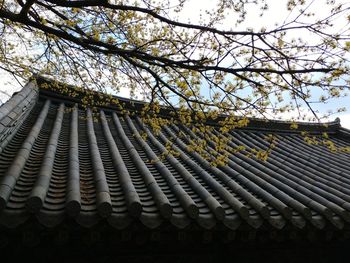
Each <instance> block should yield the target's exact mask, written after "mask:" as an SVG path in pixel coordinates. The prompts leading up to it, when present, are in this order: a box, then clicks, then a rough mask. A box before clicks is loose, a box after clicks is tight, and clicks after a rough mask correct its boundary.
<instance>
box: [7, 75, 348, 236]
mask: <svg viewBox="0 0 350 263" xmlns="http://www.w3.org/2000/svg"><path fill="white" fill-rule="evenodd" d="M45 81H46V80H43V79H37V81H30V82H29V83H28V84H27V85H26V86H25V87H24V88H23V89H22V90H21V91H20V92H18V93H17V94H15V95H14V96H13V97H12V98H11V99H10V100H9V101H8V102H6V103H5V104H4V105H2V106H1V107H0V224H1V225H3V226H5V227H9V228H14V227H17V226H19V225H21V224H23V223H25V222H26V221H27V220H32V219H35V220H37V221H38V222H39V223H40V224H41V225H43V226H45V227H54V226H57V225H59V224H60V223H62V222H63V221H65V220H74V221H75V222H76V223H78V224H79V225H81V226H84V227H90V226H93V225H95V224H97V223H101V222H102V223H103V224H109V225H110V226H112V227H114V228H116V229H126V228H127V227H128V226H129V225H130V224H133V223H134V222H138V223H141V224H142V225H144V227H145V228H147V229H157V228H158V227H159V226H161V225H162V224H168V225H172V226H173V227H174V228H176V229H179V230H180V229H185V228H186V227H188V226H189V225H192V226H196V227H197V228H199V229H204V230H210V229H215V228H218V227H219V228H221V229H228V230H237V229H240V228H242V229H255V230H259V229H260V228H265V229H272V230H273V231H277V232H278V231H280V230H282V229H284V228H291V229H305V228H307V229H312V228H314V229H325V228H327V229H329V228H330V229H338V230H341V229H344V228H348V227H349V224H350V152H346V151H337V152H332V151H331V150H329V149H328V148H327V147H326V146H324V145H315V144H308V143H306V142H305V136H304V135H301V131H303V130H305V131H308V133H309V134H312V135H313V136H321V135H322V134H323V133H325V132H326V133H327V134H328V136H329V139H328V140H329V141H330V142H331V143H332V144H333V145H334V146H336V147H337V148H338V149H346V148H347V147H349V146H350V131H349V130H346V129H344V128H342V127H341V126H340V123H339V122H338V121H335V122H331V123H328V124H327V125H326V126H325V125H322V124H312V123H304V124H300V125H299V129H296V130H291V129H290V123H284V122H279V121H271V122H268V123H266V122H264V121H259V120H255V119H252V120H251V121H250V123H249V125H248V126H247V127H246V128H244V129H243V128H241V129H235V130H232V131H231V132H229V133H228V134H226V135H225V136H229V142H228V144H229V146H231V147H232V149H235V148H237V147H238V146H244V148H245V149H251V148H255V149H257V150H259V149H262V150H263V149H266V148H267V147H268V146H269V142H268V141H267V140H266V138H267V136H269V135H270V136H271V134H272V135H274V136H275V138H276V139H277V141H278V143H276V147H275V148H274V149H273V151H272V152H271V154H270V155H269V157H268V159H267V161H263V160H259V159H257V158H254V157H247V156H246V154H245V152H244V150H242V151H240V152H235V151H231V152H228V162H227V164H226V165H224V166H217V167H216V166H213V165H212V164H211V163H210V162H208V161H207V160H206V159H204V158H203V157H202V155H201V154H198V153H196V152H195V151H190V150H189V148H188V147H187V146H188V145H189V140H191V139H196V137H197V136H201V135H200V134H196V133H194V132H192V130H191V129H190V128H189V127H186V126H184V125H179V124H171V123H170V124H168V125H164V126H163V127H162V129H161V131H160V132H157V133H155V132H153V131H152V129H151V128H150V127H148V126H147V125H145V124H144V123H143V122H142V120H141V117H140V116H139V115H138V113H137V112H138V111H137V109H140V108H141V107H142V105H143V104H142V103H141V102H135V101H131V100H127V99H124V100H123V99H121V101H122V102H123V103H124V104H125V107H127V108H128V107H129V108H128V109H129V113H125V112H121V111H120V110H119V109H118V107H113V105H109V106H108V107H107V106H106V107H103V106H101V107H100V108H97V110H96V109H93V110H92V109H89V108H84V107H82V106H81V104H80V103H79V98H72V97H69V96H66V95H64V94H60V93H59V92H57V91H54V90H50V89H42V88H39V86H40V85H39V84H38V83H43V82H45ZM165 111H166V110H165ZM212 125H214V126H215V125H217V123H212ZM179 131H181V132H182V134H184V135H185V136H177V134H178V133H179ZM213 133H217V134H219V133H220V130H219V129H218V128H217V129H215V130H214V131H213ZM145 134H146V135H147V136H144V135H145ZM169 143H171V144H172V145H173V149H174V150H176V152H177V153H178V154H177V155H167V156H165V157H164V158H157V157H159V156H160V155H161V154H162V153H163V152H165V151H166V145H168V144H169ZM207 145H208V149H209V150H213V149H214V148H215V142H214V141H210V140H208V142H207ZM150 160H153V161H150Z"/></svg>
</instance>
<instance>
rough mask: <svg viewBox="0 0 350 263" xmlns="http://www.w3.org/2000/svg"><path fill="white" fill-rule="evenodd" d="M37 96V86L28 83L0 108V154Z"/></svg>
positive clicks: (31, 82)
mask: <svg viewBox="0 0 350 263" xmlns="http://www.w3.org/2000/svg"><path fill="white" fill-rule="evenodd" d="M38 94H39V91H38V87H37V85H36V84H35V82H34V81H30V82H28V83H27V84H26V85H25V86H24V87H23V88H22V89H21V90H20V91H18V92H15V93H14V94H13V95H12V97H11V98H10V99H9V100H8V101H6V102H5V103H4V104H2V105H1V106H0V153H1V152H2V150H3V149H4V148H5V147H6V145H7V144H8V142H9V141H10V140H11V138H12V136H13V135H14V134H15V133H16V131H17V129H18V127H19V126H20V124H21V123H22V122H23V120H24V119H25V118H26V116H27V115H28V114H29V112H30V111H31V109H32V108H33V106H34V105H35V101H36V99H37V97H38Z"/></svg>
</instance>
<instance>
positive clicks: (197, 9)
mask: <svg viewBox="0 0 350 263" xmlns="http://www.w3.org/2000/svg"><path fill="white" fill-rule="evenodd" d="M325 1H326V0H315V1H313V5H312V6H311V9H312V8H313V10H315V12H317V14H318V15H323V14H324V12H325V10H326V8H324V3H325ZM286 2H287V1H286V0H279V1H275V0H267V3H268V4H269V9H268V10H267V11H266V13H265V14H264V16H263V17H260V16H259V12H258V10H256V11H252V10H251V9H250V10H248V12H247V19H246V22H244V23H243V24H241V25H239V27H238V28H237V27H235V28H234V29H235V30H240V29H242V30H245V29H247V28H253V29H259V28H258V27H261V26H262V25H264V27H266V28H267V29H268V28H270V27H273V26H274V25H275V24H276V23H281V21H284V20H285V19H286V17H288V13H287V11H286ZM343 2H344V3H345V2H347V3H349V2H348V1H343ZM214 5H215V1H213V0H189V1H187V2H186V4H185V6H184V9H183V11H182V12H181V13H180V14H179V17H180V19H181V20H182V21H186V22H187V21H191V22H194V23H196V22H197V21H198V19H199V17H200V14H202V18H203V17H204V19H205V18H206V16H205V14H204V11H205V10H211V9H212V8H213V7H214ZM232 16H233V14H232V13H227V14H226V17H227V18H226V19H225V20H224V21H223V23H222V24H221V25H220V26H219V27H220V29H231V28H232V27H233V26H235V25H232V21H234V19H233V17H232ZM23 84H24V83H22V85H23ZM20 88H21V85H20V84H19V83H18V82H17V81H16V80H15V79H14V78H13V77H12V76H11V75H9V74H7V73H6V72H3V71H1V70H0V104H2V103H4V102H5V101H6V100H8V99H9V98H10V96H11V95H12V94H13V92H15V91H18V90H19V89H20ZM117 95H118V96H121V97H129V96H130V95H129V91H128V90H127V89H125V88H124V89H121V90H120V92H119V93H118V94H117ZM343 106H344V107H347V108H348V109H347V110H348V111H350V97H349V96H348V97H346V98H342V99H334V100H331V101H329V102H328V103H327V104H324V105H315V109H316V110H318V111H319V112H321V113H322V112H326V111H327V110H329V109H336V108H338V107H343ZM293 114H294V115H296V114H297V112H291V113H288V114H285V115H282V116H281V117H282V118H285V119H290V118H291V117H293V116H294V115H293ZM336 117H339V118H340V119H341V125H342V126H343V127H346V128H349V129H350V112H345V113H341V114H336V115H333V116H332V118H331V119H330V121H332V120H334V119H335V118H336Z"/></svg>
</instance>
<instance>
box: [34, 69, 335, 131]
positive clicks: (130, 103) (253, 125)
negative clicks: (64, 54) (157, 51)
mask: <svg viewBox="0 0 350 263" xmlns="http://www.w3.org/2000/svg"><path fill="white" fill-rule="evenodd" d="M34 78H35V80H36V81H37V83H38V88H39V91H40V94H41V95H42V96H44V97H54V98H56V99H58V100H65V101H71V102H72V103H78V104H80V105H81V104H82V103H81V99H82V96H83V94H82V93H83V92H84V90H83V89H82V88H79V87H76V86H73V85H69V84H64V83H61V82H59V81H56V80H55V82H54V84H55V86H57V85H62V86H64V87H65V88H69V89H73V90H74V92H76V93H77V94H76V97H75V98H74V97H71V96H69V94H64V93H62V92H60V91H57V90H56V89H51V90H50V89H49V87H48V86H47V84H50V83H52V80H50V79H48V78H46V77H42V76H35V77H34ZM51 88H53V86H51ZM92 92H93V93H94V94H95V95H96V97H100V96H101V94H103V93H102V92H98V91H92ZM68 93H69V92H68ZM103 95H104V94H103ZM106 98H109V99H110V98H112V99H110V101H111V102H113V101H116V100H117V101H118V102H119V103H120V104H123V106H124V107H125V108H126V109H128V110H130V111H136V112H137V111H139V112H141V110H142V108H143V107H144V106H145V105H147V102H145V101H140V100H134V99H128V98H123V97H118V96H115V95H108V94H106ZM106 98H103V99H106ZM100 100H101V98H100ZM120 104H119V105H117V104H108V103H107V104H106V105H99V106H98V107H99V108H103V109H105V110H111V111H120V110H122V108H121V106H120ZM175 109H177V108H175ZM172 110H173V109H170V108H169V107H166V106H163V107H161V110H160V116H161V117H165V118H169V116H172V115H171V114H169V113H170V112H171V111H172ZM227 117H228V115H221V116H219V117H218V118H217V119H215V120H207V124H208V125H211V126H220V121H222V120H224V118H227ZM237 117H238V118H240V117H239V116H237ZM248 120H249V124H248V126H246V127H242V128H237V129H240V130H261V131H271V132H275V131H277V132H279V131H281V132H292V133H294V132H303V131H307V132H310V133H323V132H337V131H338V130H339V128H341V125H340V119H339V118H336V119H335V120H334V121H330V122H303V121H296V122H294V121H286V120H276V119H262V118H255V117H248ZM292 123H296V124H297V126H298V128H296V129H292V128H291V124H292Z"/></svg>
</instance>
